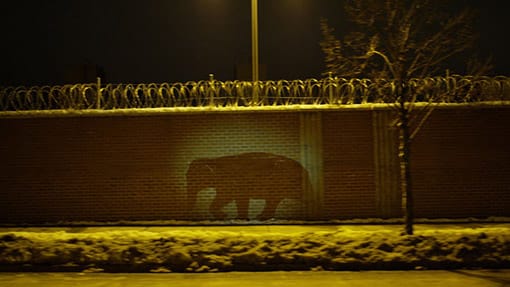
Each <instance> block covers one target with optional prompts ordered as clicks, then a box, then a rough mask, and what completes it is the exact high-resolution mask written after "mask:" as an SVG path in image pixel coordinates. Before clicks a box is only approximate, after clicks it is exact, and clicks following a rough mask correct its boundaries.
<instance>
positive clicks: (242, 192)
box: [186, 152, 310, 220]
mask: <svg viewBox="0 0 510 287" xmlns="http://www.w3.org/2000/svg"><path fill="white" fill-rule="evenodd" d="M186 185H187V196H188V197H187V204H188V210H191V209H192V208H193V206H194V205H195V203H196V201H197V195H198V193H199V192H200V191H202V190H204V189H206V188H214V189H215V190H216V197H215V198H214V199H213V201H212V202H211V205H210V206H209V212H210V213H211V214H212V215H213V216H214V218H215V219H225V218H226V214H225V212H224V211H223V208H224V207H225V206H226V205H227V204H229V203H230V202H232V201H234V200H235V202H236V206H237V217H238V218H239V219H248V212H249V207H250V206H249V204H250V199H263V200H265V206H264V209H263V210H262V212H261V213H260V214H259V215H258V216H257V219H260V220H266V219H270V218H273V217H274V215H275V211H276V208H277V207H278V205H279V204H280V202H281V201H282V200H284V199H286V198H289V199H297V200H299V201H300V202H302V197H303V192H304V191H305V189H307V188H310V181H309V178H308V173H307V171H306V169H304V168H303V167H302V166H301V164H300V163H299V162H297V161H295V160H293V159H290V158H287V157H284V156H280V155H275V154H271V153H263V152H254V153H243V154H238V155H232V156H223V157H217V158H200V159H196V160H194V161H192V162H191V163H190V164H189V167H188V171H187V173H186Z"/></svg>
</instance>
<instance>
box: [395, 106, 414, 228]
mask: <svg viewBox="0 0 510 287" xmlns="http://www.w3.org/2000/svg"><path fill="white" fill-rule="evenodd" d="M399 122H400V126H399V144H398V151H399V153H398V155H399V164H400V190H401V191H402V209H403V211H404V221H405V232H406V234H408V235H411V234H413V221H414V212H413V208H414V206H413V193H412V188H411V166H410V145H411V139H410V132H409V109H408V107H406V105H405V102H404V101H402V102H401V103H400V107H399Z"/></svg>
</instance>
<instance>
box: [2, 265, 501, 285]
mask: <svg viewBox="0 0 510 287" xmlns="http://www.w3.org/2000/svg"><path fill="white" fill-rule="evenodd" d="M399 285H401V286H413V287H436V286H441V287H443V286H448V287H510V269H499V270H451V271H443V270H427V271H425V270H420V271H360V272H351V271H349V272H348V271H336V272H327V271H320V272H313V271H307V272H297V271H293V272H280V271H279V272H230V273H203V274H195V273H192V274H184V273H160V274H147V273H143V274H141V273H136V274H126V273H117V274H116V273H0V286H2V287H36V286H37V287H49V286H51V287H61V286H80V287H117V286H119V287H120V286H123V287H135V286H151V287H162V286H179V287H188V286H189V287H191V286H193V287H215V286H221V287H230V286H235V287H240V286H243V287H256V286H264V287H271V286H293V287H304V286H306V287H309V286H320V287H329V286H338V287H344V286H349V287H368V286H370V287H372V286H378V287H390V286H391V287H394V286H399Z"/></svg>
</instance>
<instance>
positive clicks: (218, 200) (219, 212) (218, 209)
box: [209, 191, 232, 220]
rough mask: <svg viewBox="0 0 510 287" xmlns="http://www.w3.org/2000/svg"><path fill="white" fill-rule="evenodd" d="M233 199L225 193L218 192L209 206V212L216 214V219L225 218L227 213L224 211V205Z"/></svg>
mask: <svg viewBox="0 0 510 287" xmlns="http://www.w3.org/2000/svg"><path fill="white" fill-rule="evenodd" d="M231 200H232V199H231V198H227V197H225V196H223V193H220V192H218V191H217V192H216V197H215V198H214V200H213V201H212V202H211V205H210V206H209V212H211V214H212V215H213V216H214V218H215V219H219V220H222V219H225V218H226V217H227V214H226V213H225V212H224V211H223V207H225V205H227V204H228V203H229V202H230V201H231Z"/></svg>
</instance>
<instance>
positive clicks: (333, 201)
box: [322, 111, 376, 219]
mask: <svg viewBox="0 0 510 287" xmlns="http://www.w3.org/2000/svg"><path fill="white" fill-rule="evenodd" d="M322 119H323V124H322V125H323V150H324V216H325V217H326V218H329V219H334V218H341V219H342V218H360V217H361V218H365V217H375V216H376V206H375V186H374V180H375V179H374V169H373V167H374V160H373V135H372V126H371V125H372V118H371V113H370V112H367V111H344V112H325V113H324V114H323V116H322Z"/></svg>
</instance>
